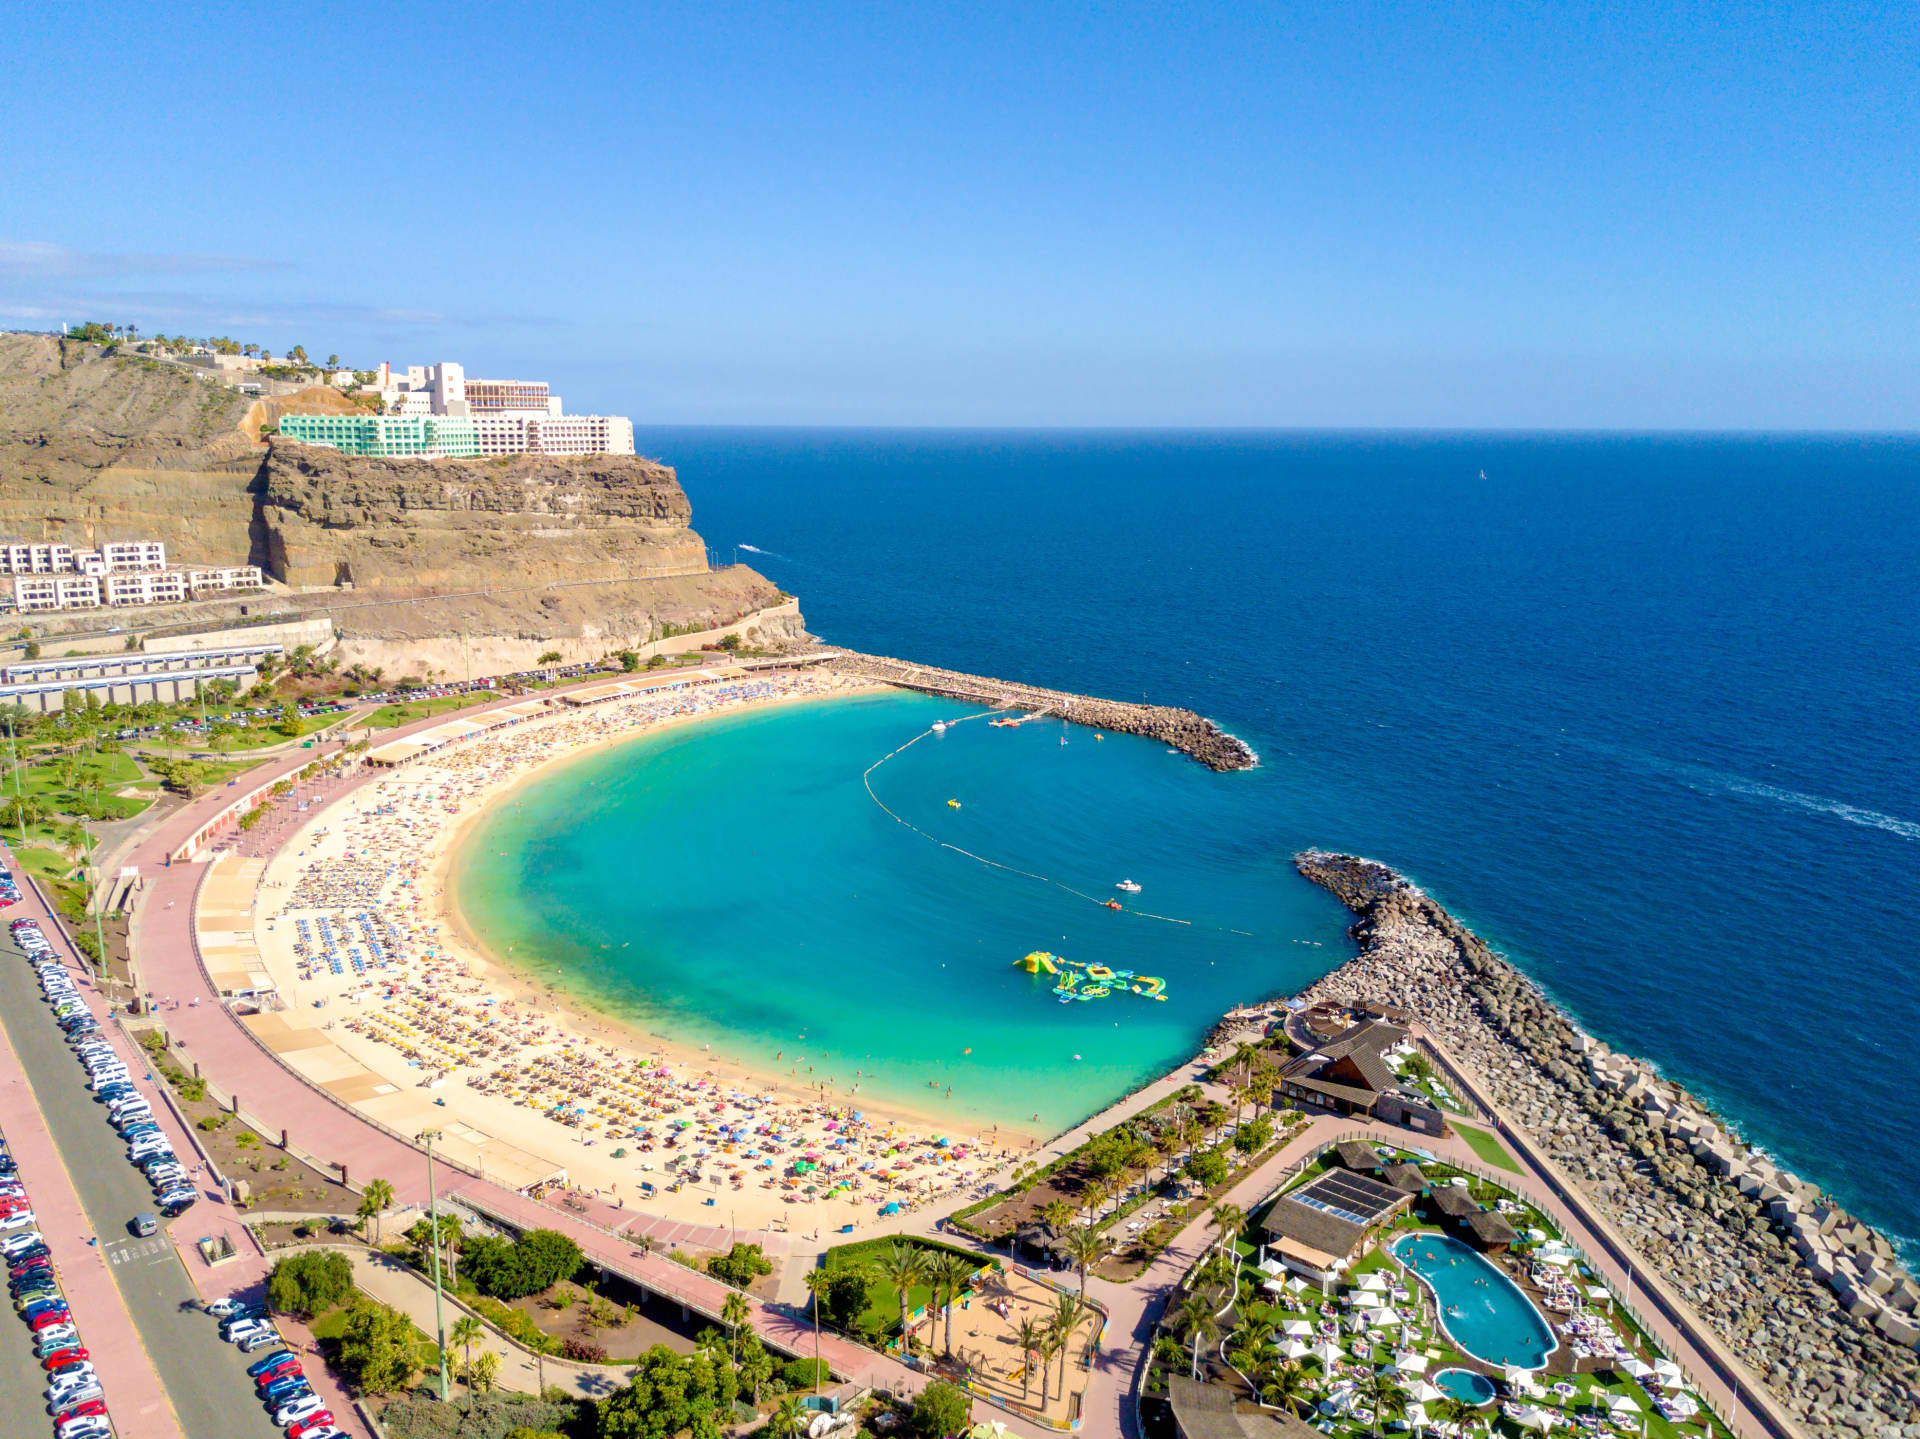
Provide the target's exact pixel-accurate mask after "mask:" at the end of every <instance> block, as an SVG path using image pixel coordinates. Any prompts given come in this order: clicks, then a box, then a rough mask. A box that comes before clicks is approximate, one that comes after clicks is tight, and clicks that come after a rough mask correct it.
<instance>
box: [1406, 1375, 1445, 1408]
mask: <svg viewBox="0 0 1920 1439" xmlns="http://www.w3.org/2000/svg"><path fill="white" fill-rule="evenodd" d="M1446 1397H1447V1396H1446V1393H1445V1392H1444V1391H1443V1390H1442V1389H1441V1388H1440V1386H1439V1385H1437V1384H1430V1383H1428V1382H1427V1381H1426V1380H1425V1379H1422V1380H1421V1381H1420V1382H1419V1383H1418V1384H1416V1385H1414V1386H1413V1400H1414V1403H1416V1404H1431V1403H1433V1402H1434V1400H1436V1399H1444V1398H1446Z"/></svg>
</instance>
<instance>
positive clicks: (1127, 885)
mask: <svg viewBox="0 0 1920 1439" xmlns="http://www.w3.org/2000/svg"><path fill="white" fill-rule="evenodd" d="M1114 888H1115V889H1124V890H1125V891H1126V892H1127V893H1128V894H1138V893H1140V886H1139V885H1137V884H1135V883H1134V882H1133V881H1132V880H1130V879H1123V880H1121V881H1120V883H1118V884H1116V885H1115V886H1114Z"/></svg>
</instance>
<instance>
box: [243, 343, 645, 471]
mask: <svg viewBox="0 0 1920 1439" xmlns="http://www.w3.org/2000/svg"><path fill="white" fill-rule="evenodd" d="M362 388H363V389H364V390H368V391H371V392H372V393H374V394H377V395H378V396H379V397H380V404H381V408H382V410H383V411H384V413H383V414H379V415H287V416H286V417H284V418H283V419H282V420H281V421H280V433H281V434H283V435H285V436H286V437H287V438H288V439H291V440H298V441H300V443H302V444H306V445H330V446H332V447H333V448H334V449H336V450H339V451H341V452H342V453H343V454H349V455H413V456H423V457H426V458H429V459H435V458H448V459H466V458H472V457H474V456H493V455H631V454H632V453H633V422H632V421H631V420H629V419H628V418H627V417H626V416H625V415H569V414H567V413H566V409H565V407H564V406H563V405H562V404H561V403H560V397H559V396H558V395H555V394H553V393H551V392H550V391H549V390H548V388H547V382H546V381H545V380H478V379H473V380H470V379H468V378H467V374H466V371H465V370H464V369H462V368H461V367H460V366H459V365H458V364H455V363H454V362H453V361H451V360H448V361H443V362H442V363H440V364H438V365H410V366H408V367H407V368H406V369H404V370H400V369H395V368H394V367H393V366H392V365H388V364H382V365H381V366H380V368H379V370H378V371H376V372H375V377H374V381H373V383H372V384H371V385H367V386H363V387H362Z"/></svg>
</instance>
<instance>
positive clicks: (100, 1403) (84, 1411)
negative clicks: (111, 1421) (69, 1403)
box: [53, 1399, 107, 1424]
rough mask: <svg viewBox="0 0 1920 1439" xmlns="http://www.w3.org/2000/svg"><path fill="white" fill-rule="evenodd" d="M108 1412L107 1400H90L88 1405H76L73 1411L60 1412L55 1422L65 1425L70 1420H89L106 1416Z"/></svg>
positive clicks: (55, 1417) (63, 1410)
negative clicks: (96, 1416) (98, 1416)
mask: <svg viewBox="0 0 1920 1439" xmlns="http://www.w3.org/2000/svg"><path fill="white" fill-rule="evenodd" d="M106 1412H107V1405H106V1401H105V1400H103V1399H89V1400H88V1401H87V1402H86V1403H84V1404H76V1405H74V1406H73V1408H71V1409H62V1410H60V1411H59V1412H58V1413H57V1414H56V1415H55V1416H54V1421H53V1422H54V1423H56V1424H65V1423H66V1422H67V1421H68V1420H69V1419H87V1418H90V1417H92V1416H93V1415H95V1414H99V1415H105V1414H106Z"/></svg>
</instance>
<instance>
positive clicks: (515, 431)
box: [473, 414, 633, 455]
mask: <svg viewBox="0 0 1920 1439" xmlns="http://www.w3.org/2000/svg"><path fill="white" fill-rule="evenodd" d="M473 427H474V429H475V430H476V431H477V432H478V433H479V436H480V453H481V454H483V455H630V454H632V453H633V421H631V420H629V419H627V418H626V417H625V416H624V415H555V416H540V417H537V418H531V419H529V418H523V417H520V416H512V415H487V414H477V415H475V416H474V417H473Z"/></svg>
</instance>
